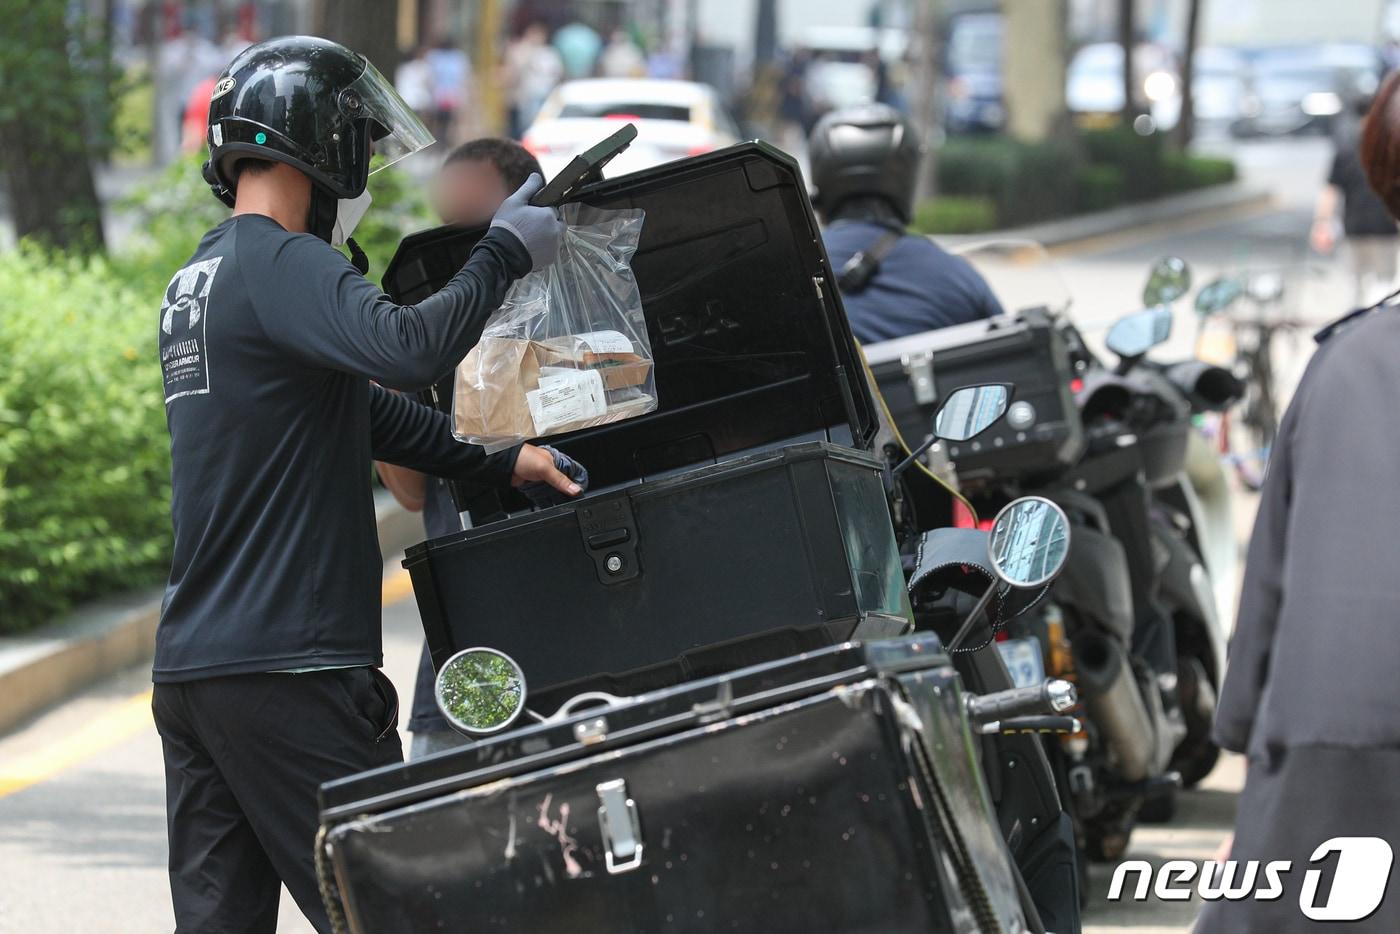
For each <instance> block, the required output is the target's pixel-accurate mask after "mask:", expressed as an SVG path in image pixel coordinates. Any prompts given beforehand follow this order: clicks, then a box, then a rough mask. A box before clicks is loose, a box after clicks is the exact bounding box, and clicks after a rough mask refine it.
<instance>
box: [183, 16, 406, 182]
mask: <svg viewBox="0 0 1400 934" xmlns="http://www.w3.org/2000/svg"><path fill="white" fill-rule="evenodd" d="M206 141H207V142H208V144H209V161H208V162H206V163H205V164H204V179H205V181H207V182H208V183H209V185H210V187H212V188H213V189H214V194H215V195H216V196H217V197H218V198H219V200H220V201H223V202H224V203H225V204H227V205H229V206H230V207H231V206H232V205H233V198H234V190H235V187H236V180H235V179H234V177H233V175H232V172H231V170H232V168H233V164H234V163H235V162H237V161H238V159H239V158H246V157H254V158H258V159H268V160H272V161H274V162H284V163H286V164H287V165H290V166H293V167H294V168H297V169H300V170H301V171H302V172H305V173H306V174H307V175H308V176H310V178H311V180H312V182H314V183H315V184H316V186H317V187H319V188H322V189H324V190H325V191H327V192H329V193H330V194H331V195H333V196H334V197H335V198H347V199H348V198H356V197H359V195H360V194H362V193H363V192H364V190H365V184H366V183H367V181H368V179H369V175H370V171H371V170H370V154H371V143H372V144H373V152H374V153H375V154H377V155H379V156H381V157H383V159H382V162H380V163H378V164H376V166H375V169H374V171H378V170H379V169H380V168H383V167H384V166H387V165H390V164H392V163H394V162H397V161H398V160H399V159H402V158H403V157H404V156H407V155H410V154H412V153H414V152H417V151H418V150H420V149H423V148H425V147H427V146H429V145H431V144H432V142H433V136H432V134H431V133H429V132H428V130H427V128H426V127H424V126H423V123H422V121H420V120H419V119H418V117H417V115H416V114H414V112H413V110H412V108H410V107H409V106H408V105H407V104H406V103H404V101H403V98H401V97H399V95H398V93H397V92H396V91H395V90H394V86H393V85H392V84H390V83H389V82H388V81H387V80H385V78H384V76H383V75H381V74H380V73H379V71H378V69H376V68H375V67H374V65H372V64H370V62H369V60H368V59H366V58H365V57H364V56H363V55H360V54H359V53H358V52H354V51H351V50H350V49H347V48H346V47H345V46H343V45H340V44H339V43H335V42H331V41H329V40H327V39H319V38H317V37H315V36H283V37H280V38H277V39H269V40H268V41H266V42H260V43H258V44H257V45H254V46H250V47H249V48H247V49H245V50H244V51H242V52H240V53H239V54H238V55H237V56H236V57H235V58H234V60H233V61H232V62H230V63H229V66H228V68H226V69H225V70H224V73H223V75H222V76H220V78H219V81H218V83H217V84H216V85H215V86H214V92H213V96H212V97H211V98H210V103H209V127H208V130H207V135H206Z"/></svg>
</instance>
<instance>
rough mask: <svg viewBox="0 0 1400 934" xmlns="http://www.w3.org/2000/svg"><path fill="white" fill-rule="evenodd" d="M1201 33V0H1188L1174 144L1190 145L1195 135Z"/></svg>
mask: <svg viewBox="0 0 1400 934" xmlns="http://www.w3.org/2000/svg"><path fill="white" fill-rule="evenodd" d="M1200 34H1201V0H1189V2H1188V4H1187V7H1186V42H1185V50H1184V51H1183V52H1182V55H1181V119H1180V120H1178V121H1177V124H1176V134H1175V136H1176V144H1177V146H1179V147H1180V148H1182V149H1185V148H1186V147H1187V146H1189V145H1191V139H1192V138H1193V137H1194V136H1195V135H1196V94H1195V91H1194V89H1193V88H1192V85H1193V84H1195V78H1196V46H1197V44H1198V43H1199V42H1200Z"/></svg>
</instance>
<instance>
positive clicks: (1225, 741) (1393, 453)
mask: <svg viewBox="0 0 1400 934" xmlns="http://www.w3.org/2000/svg"><path fill="white" fill-rule="evenodd" d="M1397 675H1400V311H1397V310H1396V309H1390V308H1385V309H1381V310H1379V311H1376V312H1372V313H1370V314H1367V315H1364V316H1359V317H1358V318H1357V319H1356V320H1354V321H1352V322H1349V323H1347V324H1346V325H1344V326H1343V327H1341V328H1339V329H1338V330H1337V331H1336V332H1335V333H1334V334H1333V335H1332V336H1331V337H1330V339H1328V340H1326V341H1325V342H1324V343H1323V344H1322V345H1321V346H1320V347H1319V348H1318V350H1317V352H1316V353H1315V354H1314V355H1313V359H1312V361H1311V362H1310V364H1309V365H1308V368H1307V371H1306V373H1305V374H1304V375H1303V379H1302V381H1301V383H1300V384H1299V386H1298V390H1297V393H1296V394H1295V395H1294V397H1293V401H1292V404H1290V405H1289V407H1288V411H1287V412H1286V413H1285V415H1284V417H1283V423H1282V425H1281V427H1280V430H1279V437H1278V440H1277V441H1276V442H1275V446H1274V449H1273V452H1272V456H1271V458H1270V462H1269V472H1268V476H1267V478H1266V480H1265V483H1264V491H1263V495H1262V497H1261V499H1260V504H1259V514H1258V517H1257V518H1256V520H1255V525H1254V534H1253V538H1252V541H1251V542H1250V547H1249V558H1248V564H1247V566H1246V569H1245V580H1244V590H1243V595H1242V598H1241V601H1240V612H1239V619H1238V622H1237V623H1236V626H1235V632H1234V636H1233V639H1232V642H1231V646H1230V656H1229V667H1228V669H1227V671H1226V675H1225V682H1224V685H1223V686H1222V690H1221V695H1220V705H1219V709H1218V711H1217V714H1216V720H1215V737H1216V741H1217V742H1218V743H1219V744H1220V745H1221V746H1223V747H1225V748H1227V749H1233V750H1236V751H1241V752H1249V753H1250V754H1251V756H1252V757H1258V756H1260V755H1261V754H1266V753H1267V752H1268V751H1270V750H1273V751H1278V750H1281V749H1286V748H1290V747H1298V746H1303V745H1314V744H1325V745H1332V746H1351V747H1382V746H1400V690H1397V688H1396V680H1397Z"/></svg>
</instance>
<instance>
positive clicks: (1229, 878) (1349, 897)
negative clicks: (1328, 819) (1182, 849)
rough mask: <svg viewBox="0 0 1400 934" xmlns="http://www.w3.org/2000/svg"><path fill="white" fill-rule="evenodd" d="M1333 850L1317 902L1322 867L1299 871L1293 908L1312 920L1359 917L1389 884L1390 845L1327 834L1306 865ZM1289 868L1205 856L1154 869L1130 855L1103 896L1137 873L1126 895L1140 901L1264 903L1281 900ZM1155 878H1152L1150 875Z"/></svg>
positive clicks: (1117, 895)
mask: <svg viewBox="0 0 1400 934" xmlns="http://www.w3.org/2000/svg"><path fill="white" fill-rule="evenodd" d="M1334 853H1335V854H1337V856H1336V865H1335V866H1334V867H1333V869H1332V886H1331V889H1330V890H1329V891H1328V892H1327V894H1326V899H1325V901H1323V903H1322V904H1318V891H1319V888H1320V887H1321V884H1322V879H1323V876H1324V875H1325V871H1324V870H1323V869H1320V868H1318V869H1309V870H1307V871H1306V872H1305V873H1304V874H1303V885H1302V888H1301V890H1300V891H1299V893H1298V910H1299V911H1301V912H1302V913H1303V916H1304V917H1305V918H1308V919H1309V920H1312V921H1361V920H1362V919H1364V918H1367V917H1369V916H1370V915H1371V914H1372V913H1373V912H1374V911H1375V910H1376V909H1377V908H1379V907H1380V904H1381V899H1382V898H1384V897H1385V889H1386V885H1387V884H1388V883H1389V882H1390V867H1391V864H1392V863H1393V862H1394V853H1393V852H1392V851H1391V849H1390V844H1389V843H1387V842H1386V841H1384V840H1382V839H1380V838H1379V837H1333V838H1332V839H1330V840H1328V841H1326V842H1325V843H1323V844H1322V845H1321V846H1319V847H1318V848H1317V849H1315V850H1313V853H1312V856H1311V857H1309V858H1308V864H1309V865H1318V864H1321V863H1325V862H1327V861H1329V859H1330V858H1331V857H1332V854H1334ZM1292 870H1293V863H1292V862H1291V861H1289V860H1272V861H1270V862H1267V863H1265V862H1260V861H1259V860H1249V861H1246V862H1237V861H1235V860H1233V859H1232V860H1226V861H1225V862H1224V863H1217V862H1215V861H1214V860H1205V861H1204V862H1200V863H1193V862H1191V861H1190V860H1185V859H1173V860H1168V861H1167V862H1165V863H1163V864H1162V865H1161V867H1160V868H1159V869H1157V871H1156V872H1155V873H1154V872H1153V870H1152V864H1151V863H1148V862H1147V861H1146V860H1140V859H1130V860H1128V861H1127V862H1124V863H1120V864H1119V865H1118V867H1117V868H1116V869H1114V870H1113V882H1112V883H1111V884H1110V885H1109V888H1108V900H1109V901H1111V902H1116V901H1120V900H1122V898H1123V890H1124V888H1125V887H1126V886H1127V884H1128V877H1129V875H1130V874H1132V873H1136V874H1137V884H1136V886H1135V887H1134V888H1133V890H1132V893H1131V895H1130V897H1131V899H1132V900H1133V901H1138V902H1141V901H1146V900H1147V897H1148V892H1149V888H1150V890H1151V894H1152V895H1154V896H1155V897H1157V898H1160V899H1162V900H1163V901H1186V900H1187V899H1189V898H1190V897H1191V895H1192V894H1193V888H1192V884H1191V883H1192V882H1193V881H1196V885H1195V887H1194V894H1196V895H1199V896H1200V897H1201V898H1202V899H1204V900H1205V901H1208V902H1213V901H1217V900H1219V899H1225V900H1226V901H1240V900H1243V899H1246V898H1252V899H1255V900H1256V901H1261V902H1267V901H1274V900H1275V899H1279V898H1282V897H1283V896H1284V894H1285V893H1286V887H1285V885H1284V881H1285V877H1286V876H1288V875H1289V874H1290V873H1291V872H1292ZM1154 876H1155V879H1154Z"/></svg>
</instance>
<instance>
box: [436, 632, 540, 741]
mask: <svg viewBox="0 0 1400 934" xmlns="http://www.w3.org/2000/svg"><path fill="white" fill-rule="evenodd" d="M435 693H436V694H437V705H438V709H439V710H441V711H442V715H443V716H444V717H446V718H447V722H449V723H451V724H452V725H453V726H454V727H456V728H457V729H458V730H461V731H462V732H463V733H468V734H471V735H474V736H480V735H484V734H486V733H495V732H497V731H499V730H504V729H505V728H506V727H508V726H510V725H511V724H512V723H514V722H515V720H516V718H517V717H519V716H520V712H521V711H522V710H524V709H525V673H524V672H523V671H521V669H520V665H519V664H518V663H517V662H516V660H515V659H513V658H511V657H510V656H509V655H507V654H505V653H504V652H498V651H496V650H495V649H486V648H474V649H463V650H462V651H460V652H458V653H457V654H456V655H454V656H452V657H451V658H449V659H448V660H447V664H445V665H443V666H442V670H441V671H439V672H438V674H437V684H436V688H435Z"/></svg>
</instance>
